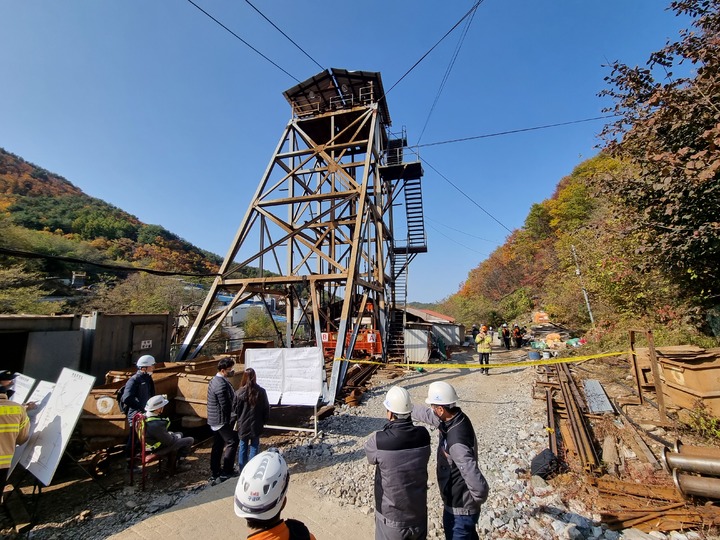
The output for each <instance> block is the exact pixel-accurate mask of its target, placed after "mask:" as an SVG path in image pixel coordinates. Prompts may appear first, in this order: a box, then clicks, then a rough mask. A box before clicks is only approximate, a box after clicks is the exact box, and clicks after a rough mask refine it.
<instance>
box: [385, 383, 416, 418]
mask: <svg viewBox="0 0 720 540" xmlns="http://www.w3.org/2000/svg"><path fill="white" fill-rule="evenodd" d="M383 405H385V408H386V409H387V410H388V411H390V412H391V413H395V414H409V413H411V412H412V400H411V399H410V394H409V393H408V391H407V390H405V389H404V388H403V387H401V386H393V387H392V388H391V389H390V390H388V393H387V395H386V396H385V401H384V402H383Z"/></svg>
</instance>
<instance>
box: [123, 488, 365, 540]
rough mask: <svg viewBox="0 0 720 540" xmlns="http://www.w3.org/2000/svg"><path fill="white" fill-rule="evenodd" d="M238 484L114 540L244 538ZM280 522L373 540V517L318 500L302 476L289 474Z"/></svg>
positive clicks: (330, 537) (332, 537)
mask: <svg viewBox="0 0 720 540" xmlns="http://www.w3.org/2000/svg"><path fill="white" fill-rule="evenodd" d="M236 483H237V479H235V478H232V479H230V480H228V481H227V482H224V483H222V484H220V485H217V486H212V487H208V488H206V489H204V490H203V491H202V492H200V493H198V494H197V495H195V496H193V497H189V498H188V499H186V500H184V501H183V502H181V503H180V504H178V505H177V506H173V507H172V508H169V509H168V510H166V511H164V512H162V513H160V514H155V515H153V516H151V517H149V518H147V519H146V520H144V521H141V522H140V523H136V524H135V525H133V526H132V527H130V528H128V529H126V530H124V531H123V532H121V533H118V534H116V535H113V536H111V537H110V538H111V539H112V540H159V539H161V538H172V539H173V540H212V539H215V538H218V539H220V538H222V539H223V540H226V539H228V538H245V537H246V535H247V527H246V526H245V520H244V519H242V518H239V517H237V516H236V515H235V511H234V510H233V492H234V491H235V485H236ZM282 516H283V517H288V518H295V519H299V520H300V521H303V522H304V523H305V525H307V526H308V528H309V529H310V532H312V533H313V534H314V535H315V537H316V538H317V539H318V540H336V539H339V538H342V539H343V540H368V539H371V538H374V536H375V523H374V516H373V515H372V514H370V515H365V514H363V513H362V512H361V511H360V510H359V509H357V508H355V507H351V506H340V505H339V504H338V502H337V500H336V499H334V498H330V497H326V498H323V499H321V498H320V495H319V494H318V493H317V491H316V490H315V489H314V488H313V487H311V486H308V485H306V482H305V481H303V479H302V474H291V476H290V492H289V494H288V502H287V505H286V506H285V510H283V513H282Z"/></svg>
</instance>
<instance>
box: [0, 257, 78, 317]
mask: <svg viewBox="0 0 720 540" xmlns="http://www.w3.org/2000/svg"><path fill="white" fill-rule="evenodd" d="M43 283H44V281H43V275H42V274H40V273H38V272H32V271H28V269H27V268H26V267H25V266H23V265H22V264H12V265H9V266H0V313H3V314H12V315H16V314H28V315H50V314H51V313H62V312H63V308H64V304H63V303H62V302H47V301H44V298H45V297H46V296H47V294H48V293H47V291H46V290H45V289H44V288H43Z"/></svg>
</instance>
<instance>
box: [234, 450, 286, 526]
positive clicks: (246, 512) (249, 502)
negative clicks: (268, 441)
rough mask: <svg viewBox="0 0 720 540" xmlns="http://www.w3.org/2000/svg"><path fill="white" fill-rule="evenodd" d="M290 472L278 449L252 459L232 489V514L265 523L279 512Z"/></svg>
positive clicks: (283, 500) (262, 453)
mask: <svg viewBox="0 0 720 540" xmlns="http://www.w3.org/2000/svg"><path fill="white" fill-rule="evenodd" d="M289 486H290V472H289V471H288V466H287V463H285V459H284V458H283V457H282V456H281V455H280V453H279V452H278V451H277V449H271V450H267V451H265V452H261V453H259V454H258V455H257V456H255V457H254V458H252V459H251V460H250V461H249V462H248V463H247V464H246V465H245V467H244V468H243V470H242V473H240V478H238V483H237V486H236V487H235V515H237V516H238V517H244V518H250V519H260V520H268V519H272V518H274V517H275V516H277V515H278V514H279V513H280V510H282V507H283V503H284V502H285V497H286V496H287V491H288V487H289Z"/></svg>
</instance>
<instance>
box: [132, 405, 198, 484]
mask: <svg viewBox="0 0 720 540" xmlns="http://www.w3.org/2000/svg"><path fill="white" fill-rule="evenodd" d="M168 403H169V401H168V400H167V399H165V396H163V395H158V396H153V397H151V398H150V399H148V401H147V404H146V405H145V413H146V417H145V420H144V421H143V423H144V428H145V451H146V452H149V453H152V454H155V455H156V456H168V459H169V463H170V466H169V469H170V474H175V473H177V472H183V471H186V470H188V468H187V467H186V466H185V465H184V464H183V463H182V461H183V460H184V459H185V458H186V457H187V455H188V454H189V453H190V447H191V446H192V445H193V443H194V442H195V439H193V438H192V437H183V434H182V433H179V432H172V431H170V419H169V418H166V417H164V416H160V415H161V414H162V411H163V408H164V407H165V405H167V404H168Z"/></svg>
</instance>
